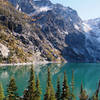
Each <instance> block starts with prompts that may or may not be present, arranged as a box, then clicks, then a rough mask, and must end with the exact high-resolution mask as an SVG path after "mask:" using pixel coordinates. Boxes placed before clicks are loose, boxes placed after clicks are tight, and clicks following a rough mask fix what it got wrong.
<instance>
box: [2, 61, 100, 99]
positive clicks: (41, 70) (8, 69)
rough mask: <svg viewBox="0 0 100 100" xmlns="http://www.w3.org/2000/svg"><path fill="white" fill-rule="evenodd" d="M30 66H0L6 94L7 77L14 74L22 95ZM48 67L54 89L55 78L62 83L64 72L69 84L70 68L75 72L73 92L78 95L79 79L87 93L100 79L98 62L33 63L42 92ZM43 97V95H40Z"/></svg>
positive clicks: (93, 88)
mask: <svg viewBox="0 0 100 100" xmlns="http://www.w3.org/2000/svg"><path fill="white" fill-rule="evenodd" d="M30 68H31V66H5V67H0V81H1V82H2V84H3V87H4V89H5V94H6V88H7V84H8V83H9V79H10V78H11V77H12V76H14V77H15V79H16V84H17V86H18V93H19V95H20V96H21V95H23V91H24V89H25V88H27V85H28V80H29V75H30ZM48 68H50V71H51V75H52V83H53V85H54V87H55V90H56V79H57V77H58V76H59V77H60V82H61V85H62V81H63V73H64V72H66V74H67V77H68V82H69V86H70V82H71V77H72V70H74V74H75V76H74V77H75V90H76V91H75V94H76V95H77V97H78V96H79V91H80V85H81V81H83V83H84V88H85V89H86V90H87V93H88V94H89V95H92V94H93V93H94V92H95V89H96V88H97V83H98V81H99V79H100V64H79V63H76V64H75V63H74V64H46V65H43V64H42V65H34V70H35V73H36V75H37V74H38V75H39V78H40V84H41V87H42V92H43V93H44V92H45V88H46V79H47V69H48ZM42 97H43V96H42Z"/></svg>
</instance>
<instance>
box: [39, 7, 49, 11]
mask: <svg viewBox="0 0 100 100" xmlns="http://www.w3.org/2000/svg"><path fill="white" fill-rule="evenodd" d="M48 10H50V8H49V7H41V8H40V9H39V12H47V11H48Z"/></svg>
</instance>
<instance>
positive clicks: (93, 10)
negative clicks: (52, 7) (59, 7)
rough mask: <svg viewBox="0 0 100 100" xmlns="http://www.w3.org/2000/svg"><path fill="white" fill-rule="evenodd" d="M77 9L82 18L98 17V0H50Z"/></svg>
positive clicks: (99, 13) (99, 0)
mask: <svg viewBox="0 0 100 100" xmlns="http://www.w3.org/2000/svg"><path fill="white" fill-rule="evenodd" d="M51 1H52V2H53V3H60V4H63V5H64V6H69V7H71V8H73V9H75V10H77V12H78V15H79V16H80V17H81V18H82V19H83V20H88V19H94V18H98V17H100V0H51Z"/></svg>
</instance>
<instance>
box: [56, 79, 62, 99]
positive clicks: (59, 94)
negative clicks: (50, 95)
mask: <svg viewBox="0 0 100 100" xmlns="http://www.w3.org/2000/svg"><path fill="white" fill-rule="evenodd" d="M56 98H57V100H60V99H61V89H60V81H59V78H58V80H57V92H56Z"/></svg>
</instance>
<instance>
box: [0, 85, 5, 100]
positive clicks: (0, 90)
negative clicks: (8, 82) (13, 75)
mask: <svg viewBox="0 0 100 100" xmlns="http://www.w3.org/2000/svg"><path fill="white" fill-rule="evenodd" d="M4 97H5V96H4V90H3V87H2V84H1V83H0V100H3V99H4Z"/></svg>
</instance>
